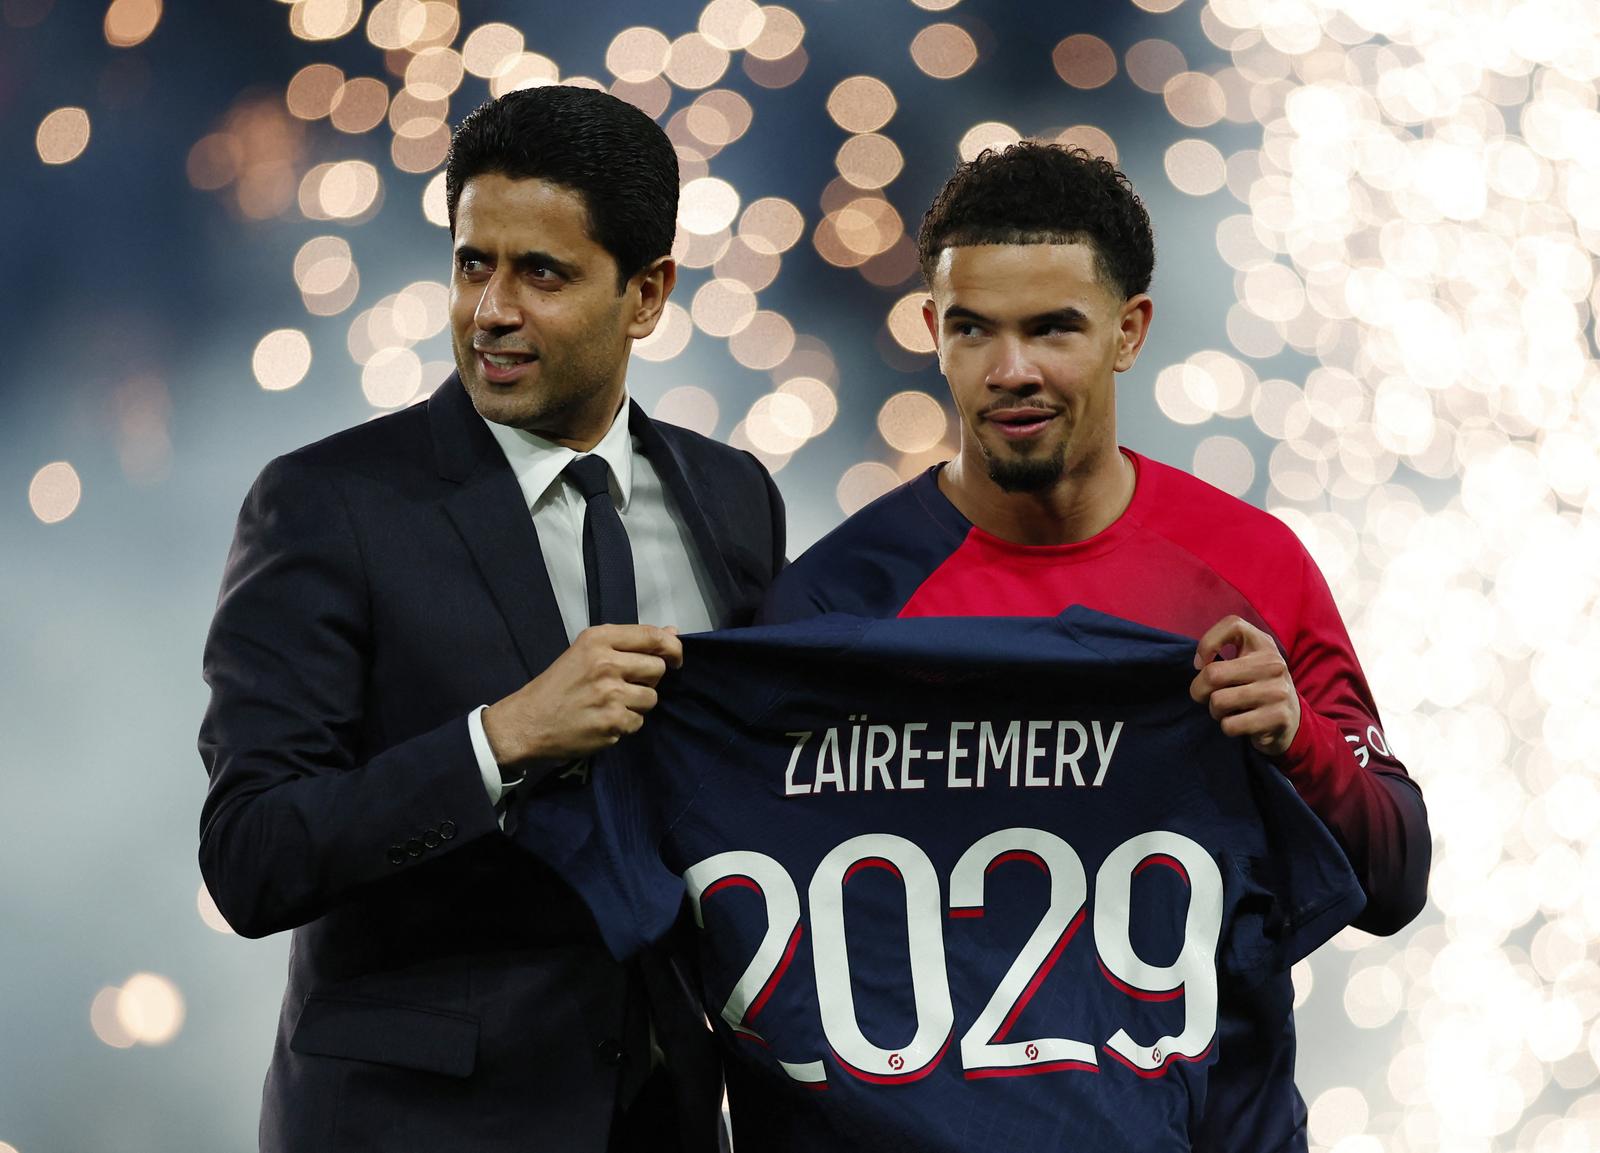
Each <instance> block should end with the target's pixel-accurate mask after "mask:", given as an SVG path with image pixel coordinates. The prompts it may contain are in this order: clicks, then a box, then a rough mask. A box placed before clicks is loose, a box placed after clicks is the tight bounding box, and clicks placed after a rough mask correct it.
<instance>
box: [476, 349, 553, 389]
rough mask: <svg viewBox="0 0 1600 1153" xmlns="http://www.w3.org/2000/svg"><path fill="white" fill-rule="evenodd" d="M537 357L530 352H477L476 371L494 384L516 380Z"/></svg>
mask: <svg viewBox="0 0 1600 1153" xmlns="http://www.w3.org/2000/svg"><path fill="white" fill-rule="evenodd" d="M538 359H539V357H538V356H537V355H535V354H534V353H531V352H482V351H479V352H478V371H479V372H481V373H483V377H484V379H485V380H488V381H491V382H493V383H494V384H509V383H510V382H512V381H514V380H517V379H518V378H519V377H521V376H522V375H523V374H524V373H525V372H527V371H528V366H529V365H531V364H534V363H535V362H537V361H538Z"/></svg>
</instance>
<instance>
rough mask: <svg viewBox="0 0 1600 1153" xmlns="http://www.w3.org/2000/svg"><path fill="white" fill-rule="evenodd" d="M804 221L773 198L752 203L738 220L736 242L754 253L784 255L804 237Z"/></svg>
mask: <svg viewBox="0 0 1600 1153" xmlns="http://www.w3.org/2000/svg"><path fill="white" fill-rule="evenodd" d="M805 228H806V222H805V217H804V216H802V215H801V214H800V210H799V209H798V208H796V207H795V206H794V205H793V204H791V203H789V202H788V201H787V200H783V199H781V198H779V197H776V196H766V197H762V198H761V199H760V200H752V201H751V202H750V205H749V206H748V207H747V208H746V209H745V210H744V215H743V216H741V217H740V218H739V238H740V239H741V240H743V241H744V242H745V243H746V244H748V245H749V246H750V247H751V248H754V249H755V250H756V251H757V252H765V253H769V254H776V253H780V252H787V251H789V249H791V248H793V247H794V245H795V243H796V242H797V241H798V240H799V239H800V237H801V236H803V235H804V234H805Z"/></svg>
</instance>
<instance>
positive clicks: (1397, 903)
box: [1259, 540, 1433, 934]
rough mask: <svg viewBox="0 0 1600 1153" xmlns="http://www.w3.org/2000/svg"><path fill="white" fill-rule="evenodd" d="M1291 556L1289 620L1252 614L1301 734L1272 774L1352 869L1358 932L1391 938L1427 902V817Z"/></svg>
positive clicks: (1314, 580)
mask: <svg viewBox="0 0 1600 1153" xmlns="http://www.w3.org/2000/svg"><path fill="white" fill-rule="evenodd" d="M1294 548H1295V551H1296V553H1297V554H1298V557H1299V562H1300V570H1301V577H1300V580H1299V582H1298V591H1299V603H1298V605H1296V606H1295V608H1294V610H1293V611H1292V612H1291V613H1285V612H1283V611H1282V610H1283V609H1284V608H1285V607H1286V606H1285V605H1282V604H1279V605H1273V604H1271V603H1267V604H1261V605H1259V607H1260V608H1261V609H1262V610H1263V611H1262V616H1263V617H1264V618H1265V619H1266V621H1267V623H1268V624H1269V625H1270V626H1271V627H1272V629H1273V631H1274V632H1275V633H1276V634H1277V636H1278V638H1279V640H1280V642H1281V643H1283V644H1284V646H1285V647H1286V649H1287V651H1288V660H1289V674H1290V676H1291V677H1293V678H1294V685H1295V690H1296V691H1297V692H1298V693H1299V696H1300V728H1299V730H1298V731H1297V732H1296V733H1295V738H1294V741H1293V743H1291V744H1290V746H1289V748H1288V750H1287V751H1286V752H1285V753H1284V754H1283V756H1281V757H1280V758H1278V766H1279V768H1281V769H1282V770H1283V772H1284V774H1285V775H1286V776H1287V777H1288V778H1289V780H1290V781H1292V782H1293V783H1294V786H1295V789H1296V791H1297V792H1299V794H1300V796H1301V797H1302V798H1303V799H1304V800H1305V802H1306V804H1308V805H1309V806H1310V807H1311V809H1312V810H1313V811H1314V812H1315V813H1316V814H1317V815H1318V816H1320V817H1321V818H1322V820H1323V822H1324V823H1325V824H1327V826H1328V828H1329V829H1331V830H1332V831H1333V834H1334V836H1335V837H1337V838H1338V840H1339V843H1340V844H1341V845H1342V846H1343V847H1344V850H1345V853H1346V855H1347V856H1348V857H1349V858H1350V863H1351V865H1352V866H1353V867H1354V868H1355V871H1356V876H1357V877H1358V878H1359V879H1360V881H1361V887H1362V888H1363V889H1364V890H1365V891H1366V894H1367V907H1366V909H1365V910H1364V911H1363V912H1362V914H1361V916H1360V917H1358V918H1357V919H1356V922H1355V923H1356V926H1357V927H1358V928H1361V929H1365V930H1367V931H1368V932H1372V933H1381V934H1388V933H1393V932H1396V931H1398V930H1399V929H1401V928H1403V927H1404V926H1405V925H1406V924H1408V923H1409V922H1410V921H1411V919H1412V918H1413V917H1415V916H1416V915H1417V913H1418V912H1420V911H1421V909H1422V906H1423V904H1424V903H1425V902H1426V900H1427V886H1428V868H1429V865H1430V862H1431V859H1432V853H1433V842H1432V834H1431V833H1430V832H1429V830H1428V814H1427V810H1426V808H1424V806H1423V802H1422V791H1421V790H1420V789H1418V788H1417V784H1416V782H1415V781H1413V780H1412V779H1411V777H1410V776H1409V775H1408V774H1407V773H1406V770H1405V766H1404V765H1402V764H1401V763H1400V761H1399V759H1398V758H1397V757H1395V755H1394V754H1393V752H1392V751H1391V750H1390V748H1389V743H1388V740H1387V739H1386V738H1385V737H1384V733H1383V726H1382V723H1381V722H1380V721H1379V719H1378V710H1377V707H1376V706H1375V705H1374V703H1373V700H1372V693H1371V690H1370V689H1368V687H1367V682H1366V677H1365V676H1364V675H1363V674H1362V672H1361V666H1360V664H1359V663H1357V661H1356V656H1355V647H1354V646H1353V645H1352V644H1351V643H1350V636H1349V633H1348V632H1346V630H1345V627H1344V622H1343V621H1342V620H1341V619H1340V617H1339V610H1338V609H1337V608H1336V607H1335V605H1334V602H1333V595H1332V593H1331V592H1330V591H1329V589H1328V585H1327V582H1326V581H1325V580H1324V579H1323V577H1322V573H1321V572H1319V571H1318V569H1317V566H1316V564H1315V563H1314V562H1313V561H1312V560H1311V558H1310V556H1309V555H1307V554H1306V552H1305V550H1304V548H1302V547H1300V546H1299V542H1298V540H1295V541H1294ZM1281 592H1282V593H1283V594H1290V589H1288V588H1282V589H1281ZM1270 599H1271V600H1278V599H1279V598H1278V597H1272V598H1270ZM1284 599H1286V597H1285V598H1284Z"/></svg>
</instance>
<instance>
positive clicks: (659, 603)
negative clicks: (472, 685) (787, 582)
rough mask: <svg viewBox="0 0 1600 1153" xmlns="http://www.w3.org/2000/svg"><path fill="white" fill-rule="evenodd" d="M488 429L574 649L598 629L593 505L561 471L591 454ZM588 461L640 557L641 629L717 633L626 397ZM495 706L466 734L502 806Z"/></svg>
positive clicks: (478, 714)
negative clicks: (589, 523) (635, 432)
mask: <svg viewBox="0 0 1600 1153" xmlns="http://www.w3.org/2000/svg"><path fill="white" fill-rule="evenodd" d="M484 423H485V424H487V425H488V426H489V431H490V432H491V433H493V434H494V438H495V441H496V442H497V443H498V444H499V445H500V448H501V451H503V452H504V453H505V454H506V461H507V462H508V463H509V464H510V465H511V471H512V472H514V473H515V474H516V477H517V484H518V485H520V486H521V488H522V495H523V498H524V499H525V500H526V501H527V503H528V509H529V512H530V514H531V515H532V517H533V526H534V529H535V530H536V531H537V532H538V534H539V551H540V552H542V553H543V554H544V566H545V571H546V573H548V574H549V577H550V587H551V589H552V590H553V591H554V592H555V597H556V605H557V607H559V608H560V610H561V623H562V624H563V625H565V626H566V630H567V642H568V643H569V644H570V643H571V642H572V641H574V640H576V639H577V636H578V634H579V633H581V632H582V631H583V630H584V629H586V628H588V627H589V595H588V586H587V585H586V584H585V582H584V570H583V514H584V499H583V497H582V495H580V494H579V492H578V489H577V487H576V486H575V485H573V484H572V482H571V481H570V480H568V479H567V478H566V477H564V476H562V470H563V469H564V468H566V467H567V464H568V462H569V461H571V460H573V459H574V458H575V457H578V456H580V455H583V454H580V453H578V452H577V451H576V450H574V449H570V448H566V447H564V446H562V445H559V444H556V443H555V442H553V441H549V440H546V439H544V437H542V436H535V435H534V434H533V433H531V432H524V431H522V430H521V429H517V428H512V427H510V426H509V425H504V424H496V423H494V422H493V421H485V422H484ZM588 455H591V456H598V457H599V458H600V459H601V460H603V461H605V462H606V467H607V469H608V471H609V472H610V478H611V498H612V500H613V501H615V502H616V505H617V512H618V514H619V515H620V516H621V517H622V526H623V528H625V529H626V530H627V532H628V545H629V547H630V549H631V550H632V552H633V574H634V584H635V587H636V589H637V592H638V602H639V621H640V623H642V624H650V625H674V626H676V627H677V629H678V631H679V632H684V633H691V632H703V631H704V630H706V629H709V628H712V627H714V625H715V619H716V618H715V612H714V609H713V607H712V592H711V589H712V585H711V582H710V580H709V579H708V576H707V574H706V572H705V569H704V565H703V563H702V562H701V559H700V556H699V553H698V552H697V551H696V550H695V547H694V538H693V536H692V535H691V533H690V532H689V528H688V526H687V525H686V524H684V521H683V516H682V514H681V513H680V512H679V510H678V507H677V505H676V503H674V501H673V500H672V498H671V497H670V496H669V495H668V494H667V491H666V489H665V488H663V487H662V484H661V478H660V477H659V476H658V475H657V474H656V470H655V468H654V466H653V465H651V463H650V458H649V457H647V456H645V455H644V454H643V453H642V452H640V451H639V446H638V444H637V443H636V442H635V440H634V438H633V437H632V436H631V435H630V434H629V432H628V398H627V396H626V395H624V396H623V399H622V407H621V408H620V409H618V410H617V415H616V417H615V419H613V420H612V422H611V427H610V428H609V429H608V430H607V431H606V434H605V436H603V437H601V438H600V443H599V444H597V445H595V446H594V448H593V449H591V450H590V451H589V454H588ZM486 707H488V706H486V705H480V706H479V707H478V708H476V709H474V710H473V711H472V712H471V713H470V714H469V715H468V718H467V731H468V732H469V733H470V734H471V737H472V749H473V752H474V753H475V754H476V755H477V758H478V770H479V772H481V773H482V774H483V784H484V788H486V789H487V790H488V791H489V800H490V801H491V802H493V803H496V804H498V803H499V801H500V797H501V796H502V794H503V793H504V791H505V788H506V786H505V785H503V784H502V783H501V780H500V767H499V765H498V764H496V763H495V759H494V753H493V752H492V751H491V750H490V748H489V739H488V737H486V736H485V735H484V732H483V710H484V709H485V708H486Z"/></svg>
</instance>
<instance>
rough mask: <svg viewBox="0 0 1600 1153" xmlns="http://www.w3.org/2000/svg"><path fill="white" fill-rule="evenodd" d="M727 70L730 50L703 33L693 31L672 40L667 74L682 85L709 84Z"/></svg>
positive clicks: (691, 86)
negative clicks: (714, 42) (713, 41)
mask: <svg viewBox="0 0 1600 1153" xmlns="http://www.w3.org/2000/svg"><path fill="white" fill-rule="evenodd" d="M727 70H728V50H727V49H726V48H722V47H719V46H718V45H716V44H713V43H712V42H711V41H710V40H708V39H707V38H706V37H704V36H702V35H701V34H700V33H698V32H690V33H688V34H687V35H685V36H680V37H678V38H677V39H676V40H674V41H673V42H672V48H671V51H670V52H669V53H668V56H667V66H666V76H667V79H668V80H670V81H672V82H673V83H674V84H676V85H677V86H678V87H679V88H688V89H694V90H698V89H701V88H710V87H711V86H712V85H713V84H715V83H716V82H717V81H718V80H721V79H722V74H723V73H724V72H726V71H727Z"/></svg>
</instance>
